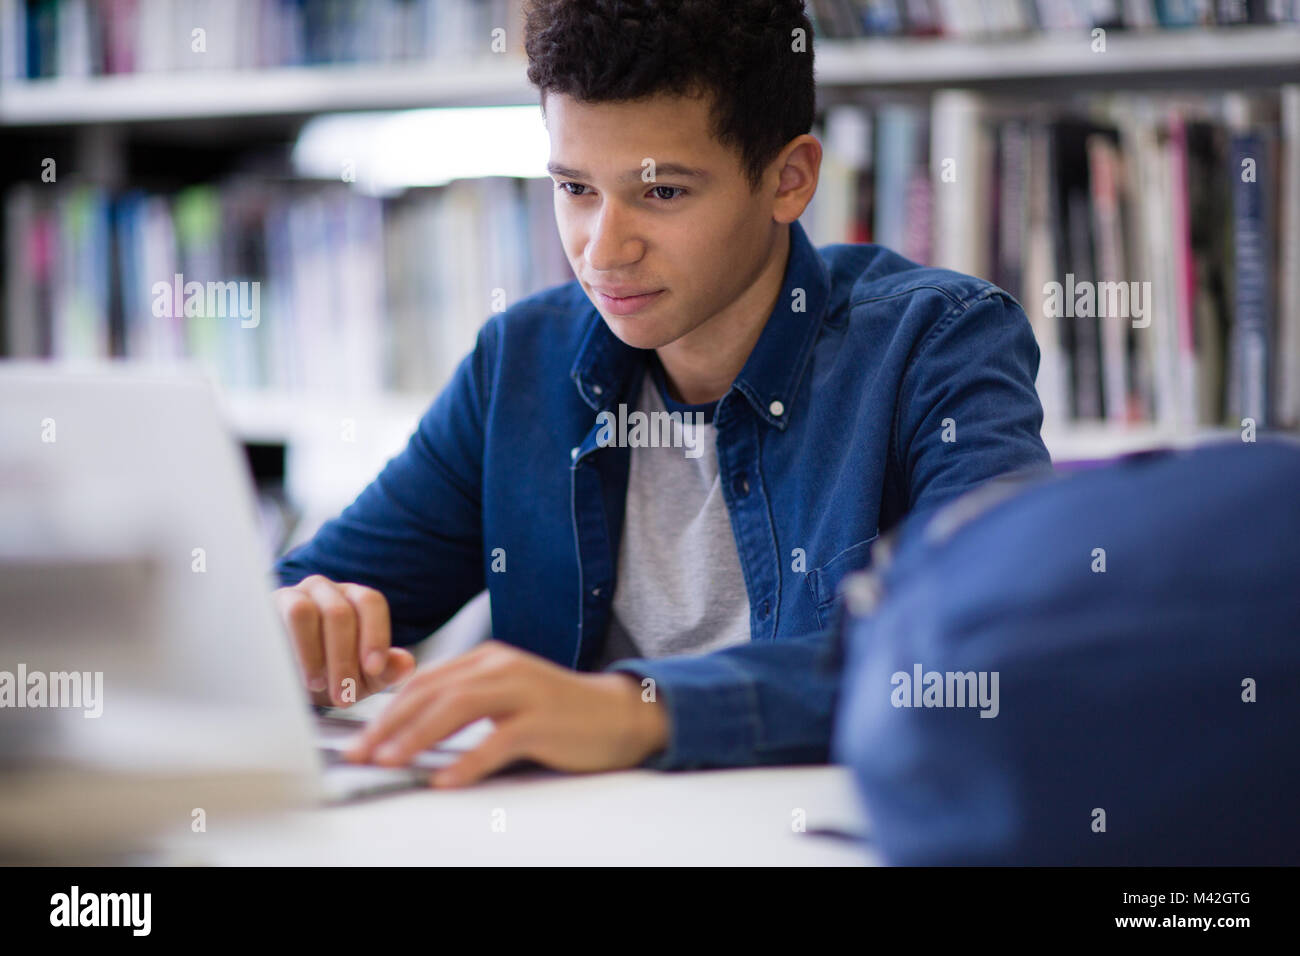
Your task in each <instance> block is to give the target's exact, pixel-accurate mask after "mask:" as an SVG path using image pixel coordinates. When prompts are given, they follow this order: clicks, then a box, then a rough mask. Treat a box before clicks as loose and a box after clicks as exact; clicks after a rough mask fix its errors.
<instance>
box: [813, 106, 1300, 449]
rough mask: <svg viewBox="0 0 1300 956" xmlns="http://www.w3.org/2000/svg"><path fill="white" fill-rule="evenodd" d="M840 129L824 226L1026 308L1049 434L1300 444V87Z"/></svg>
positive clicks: (835, 133) (992, 111)
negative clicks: (1280, 435)
mask: <svg viewBox="0 0 1300 956" xmlns="http://www.w3.org/2000/svg"><path fill="white" fill-rule="evenodd" d="M978 106H979V104H978V103H972V102H970V101H959V109H957V110H955V111H948V110H946V107H945V106H944V105H943V97H942V96H941V97H938V98H936V103H935V105H933V106H932V107H931V108H930V109H925V108H919V107H918V108H912V107H908V106H890V107H887V108H884V109H881V110H879V111H877V112H874V113H871V112H868V111H866V110H865V109H860V108H858V107H855V106H840V107H836V108H834V109H832V110H831V111H830V112H829V113H828V114H827V125H826V129H825V133H824V135H825V141H826V144H827V156H826V161H825V162H824V164H823V168H822V181H821V184H820V185H819V188H818V194H817V196H816V197H815V199H814V201H813V205H812V207H811V208H810V210H809V212H808V213H807V214H806V217H807V218H808V219H809V220H810V222H809V229H810V232H811V234H812V235H813V236H814V238H815V240H816V241H817V242H818V243H826V242H837V241H852V242H862V241H874V242H879V243H881V244H883V245H886V246H890V247H891V248H894V249H896V250H897V251H899V252H901V253H903V254H904V255H906V256H908V257H909V258H912V259H914V260H916V261H919V262H922V263H927V264H934V265H942V266H948V267H952V268H959V269H961V270H962V271H966V272H971V273H973V274H976V275H981V276H987V277H989V278H990V279H991V280H992V281H994V282H996V283H997V284H998V285H999V286H1001V287H1002V288H1004V289H1006V290H1007V291H1009V292H1011V293H1012V294H1013V295H1015V296H1016V298H1017V299H1018V300H1019V301H1020V303H1021V304H1022V305H1023V306H1024V308H1025V311H1026V313H1027V314H1028V315H1029V318H1030V321H1031V323H1032V324H1033V325H1034V329H1035V333H1036V335H1037V338H1038V342H1039V345H1040V348H1041V350H1042V364H1041V367H1040V372H1039V378H1038V389H1039V393H1040V396H1041V397H1042V400H1043V405H1044V413H1045V417H1046V420H1047V421H1048V422H1049V423H1061V422H1065V423H1073V422H1089V421H1104V422H1108V423H1115V424H1125V425H1131V424H1138V423H1151V424H1155V425H1159V426H1162V427H1163V426H1167V427H1169V428H1173V429H1182V428H1187V427H1202V426H1211V427H1212V426H1220V425H1223V426H1237V425H1239V424H1240V420H1241V419H1242V418H1251V419H1253V420H1254V421H1255V423H1256V425H1258V426H1259V427H1265V426H1273V427H1287V428H1294V427H1297V426H1300V87H1296V86H1285V87H1282V88H1281V90H1280V94H1278V95H1260V96H1258V97H1251V98H1246V97H1243V96H1240V95H1235V94H1234V95H1225V96H1217V95H1216V96H1205V97H1175V98H1170V97H1161V98H1147V97H1144V96H1134V95H1125V96H1122V97H1103V98H1097V99H1095V100H1090V101H1088V102H1087V103H1085V104H1083V105H1081V106H1079V107H1078V108H1077V109H1066V110H1059V109H1058V110H1053V111H1052V112H1051V113H1050V114H1045V113H1044V111H1043V109H1042V107H1041V106H1037V107H1025V108H1017V107H1015V106H1014V105H1008V104H1006V103H1002V104H999V105H995V104H993V103H987V104H985V106H986V111H985V112H984V113H982V114H981V113H980V112H979V110H978Z"/></svg>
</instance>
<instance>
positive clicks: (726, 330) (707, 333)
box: [656, 226, 790, 405]
mask: <svg viewBox="0 0 1300 956" xmlns="http://www.w3.org/2000/svg"><path fill="white" fill-rule="evenodd" d="M789 258H790V227H789V226H785V227H783V228H782V229H780V230H778V237H777V242H776V244H775V245H774V246H773V247H772V255H771V256H770V257H769V259H768V261H767V263H766V264H765V265H764V266H763V268H762V270H761V271H760V273H759V275H758V278H757V279H756V280H755V281H754V282H753V283H751V284H750V286H749V288H747V289H746V290H745V292H744V293H743V294H742V295H741V296H740V297H739V298H738V299H736V300H735V301H734V302H732V303H731V305H729V306H727V308H726V309H724V310H723V311H721V312H719V313H718V314H717V315H715V316H713V317H712V318H711V319H709V320H708V321H707V322H705V323H703V324H702V325H700V326H699V327H697V328H695V329H693V330H692V331H691V332H690V333H688V334H686V335H683V336H682V337H681V338H680V339H677V340H676V341H673V342H669V343H668V344H667V345H665V346H663V347H662V348H659V349H657V350H656V351H657V352H658V355H659V361H660V362H662V363H663V367H664V372H665V374H666V376H667V379H668V390H669V393H670V394H671V396H672V397H673V398H674V399H675V400H676V401H679V402H683V403H685V404H687V405H701V404H704V403H707V402H715V401H717V400H718V399H720V398H721V397H722V396H723V395H725V394H726V393H727V389H729V388H731V383H732V382H734V381H735V380H736V376H737V375H739V374H740V370H741V369H742V368H744V366H745V361H746V360H747V359H748V358H749V353H750V352H752V351H753V350H754V346H755V345H756V344H757V343H758V338H759V336H760V335H762V333H763V328H764V326H766V325H767V320H768V317H769V316H770V315H771V314H772V310H773V309H774V308H775V307H776V302H777V297H778V296H780V294H781V286H782V285H783V284H784V282H785V269H786V263H787V262H788V261H789Z"/></svg>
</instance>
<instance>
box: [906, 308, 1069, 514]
mask: <svg viewBox="0 0 1300 956" xmlns="http://www.w3.org/2000/svg"><path fill="white" fill-rule="evenodd" d="M1038 362H1039V350H1038V343H1037V341H1036V340H1035V339H1034V333H1033V329H1032V328H1031V327H1030V325H1029V319H1028V318H1027V317H1026V315H1025V313H1024V310H1023V309H1021V308H1020V306H1019V305H1018V304H1017V303H1016V301H1015V300H1014V299H1012V298H1011V297H1010V296H1008V295H1007V294H1006V293H1005V292H1003V291H1002V290H1000V289H996V288H990V289H989V291H987V292H986V293H984V294H983V295H981V296H979V297H977V298H976V299H974V300H973V301H972V302H969V303H966V302H963V303H961V304H959V305H956V306H953V307H952V308H951V309H950V310H949V311H948V312H947V313H946V314H945V315H944V316H943V317H942V318H941V319H939V320H938V321H937V322H935V323H934V325H932V326H931V327H930V329H929V331H928V332H927V333H926V335H925V336H924V338H923V339H922V341H921V342H920V343H919V344H918V346H917V350H916V355H915V357H914V358H913V359H912V361H911V363H910V364H909V366H908V368H907V370H906V371H905V372H904V374H903V379H902V382H901V383H900V385H899V390H898V402H897V404H896V406H895V409H896V412H895V424H894V428H893V448H892V452H893V455H894V457H895V461H896V463H897V467H898V470H899V472H900V473H901V476H902V479H903V482H904V484H905V486H906V487H907V489H908V508H907V513H908V514H909V515H910V514H914V513H917V512H920V511H930V510H932V509H934V508H936V507H938V506H939V505H942V504H944V503H946V502H948V501H951V500H952V499H954V498H956V497H957V496H959V495H961V494H962V493H964V492H966V491H969V490H970V489H972V488H974V487H976V486H977V485H980V484H983V483H984V482H985V481H987V480H989V479H990V478H995V477H997V476H999V475H1004V474H1007V473H1008V472H1013V471H1014V472H1032V471H1038V470H1050V468H1051V456H1050V455H1049V454H1048V452H1047V448H1046V446H1045V445H1044V444H1043V440H1042V437H1041V436H1040V434H1039V432H1040V430H1041V428H1042V425H1043V406H1042V404H1041V403H1040V402H1039V400H1038V392H1037V390H1036V389H1035V388H1034V379H1035V377H1036V376H1037V374H1038Z"/></svg>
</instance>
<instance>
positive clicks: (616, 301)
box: [593, 289, 667, 315]
mask: <svg viewBox="0 0 1300 956" xmlns="http://www.w3.org/2000/svg"><path fill="white" fill-rule="evenodd" d="M593 291H594V292H595V293H596V299H597V301H598V303H599V305H600V307H601V308H602V309H604V310H605V311H607V312H612V313H613V314H614V315H631V314H633V313H634V312H640V311H641V310H642V309H644V308H645V307H646V306H648V305H649V304H650V303H651V302H654V301H655V300H656V299H658V298H659V296H661V295H662V294H663V293H664V292H665V291H667V290H665V289H658V290H655V291H653V292H635V293H627V294H624V295H611V294H610V293H608V292H604V291H601V290H600V289H593ZM619 291H620V292H621V291H623V290H619Z"/></svg>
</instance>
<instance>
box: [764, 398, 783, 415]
mask: <svg viewBox="0 0 1300 956" xmlns="http://www.w3.org/2000/svg"><path fill="white" fill-rule="evenodd" d="M767 410H768V411H769V412H771V413H772V414H773V415H774V416H775V417H776V418H780V417H781V416H782V415H784V414H785V406H784V405H782V404H781V403H780V402H773V403H772V404H771V405H769V406H767Z"/></svg>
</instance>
